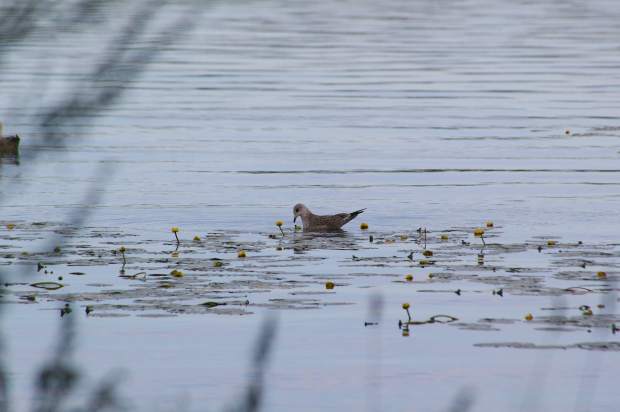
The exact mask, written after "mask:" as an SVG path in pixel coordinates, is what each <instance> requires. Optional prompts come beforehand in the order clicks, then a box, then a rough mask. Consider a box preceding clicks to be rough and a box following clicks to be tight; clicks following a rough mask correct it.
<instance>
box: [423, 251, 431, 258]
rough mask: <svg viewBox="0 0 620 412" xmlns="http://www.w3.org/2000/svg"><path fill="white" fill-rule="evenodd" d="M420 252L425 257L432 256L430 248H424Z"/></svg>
mask: <svg viewBox="0 0 620 412" xmlns="http://www.w3.org/2000/svg"><path fill="white" fill-rule="evenodd" d="M422 254H423V255H424V256H426V257H431V256H433V252H432V251H430V250H425V251H424V252H422Z"/></svg>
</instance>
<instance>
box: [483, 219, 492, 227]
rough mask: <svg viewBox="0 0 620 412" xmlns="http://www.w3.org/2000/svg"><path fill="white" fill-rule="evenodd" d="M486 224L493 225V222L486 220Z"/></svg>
mask: <svg viewBox="0 0 620 412" xmlns="http://www.w3.org/2000/svg"><path fill="white" fill-rule="evenodd" d="M485 225H486V226H487V227H493V222H491V221H490V220H487V221H486V222H485Z"/></svg>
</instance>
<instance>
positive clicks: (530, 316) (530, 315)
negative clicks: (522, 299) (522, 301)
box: [524, 313, 534, 321]
mask: <svg viewBox="0 0 620 412" xmlns="http://www.w3.org/2000/svg"><path fill="white" fill-rule="evenodd" d="M524 319H525V320H527V321H530V320H532V319H534V316H532V314H531V313H528V314H527V315H525V317H524Z"/></svg>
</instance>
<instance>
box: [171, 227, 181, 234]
mask: <svg viewBox="0 0 620 412" xmlns="http://www.w3.org/2000/svg"><path fill="white" fill-rule="evenodd" d="M170 231H171V232H172V233H179V228H178V227H177V226H172V228H170Z"/></svg>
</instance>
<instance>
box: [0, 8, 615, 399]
mask: <svg viewBox="0 0 620 412" xmlns="http://www.w3.org/2000/svg"><path fill="white" fill-rule="evenodd" d="M112 4H113V5H111V6H108V8H106V9H104V10H103V13H104V14H105V15H108V16H116V15H122V14H123V13H124V11H123V10H124V9H123V8H122V6H120V5H118V4H116V3H112ZM194 5H195V4H194V3H191V2H186V3H183V4H181V5H179V6H178V8H181V9H182V8H184V7H190V6H194ZM0 10H2V9H1V8H0ZM171 13H174V10H173V11H172V12H171ZM619 19H620V4H618V2H617V1H613V0H610V1H602V0H601V1H590V2H568V1H540V2H530V1H516V2H509V1H484V0H471V1H464V2H463V1H441V2H431V1H428V2H408V1H396V0H394V1H381V2H377V1H374V2H372V1H343V2H327V1H325V2H303V1H292V2H289V1H264V2H263V1H255V2H239V3H232V2H230V3H214V4H213V5H211V6H209V7H208V9H207V10H206V12H205V14H204V16H203V17H202V18H201V19H200V21H199V22H198V24H197V26H196V28H195V29H194V30H192V31H191V33H190V34H189V35H187V36H185V37H184V38H182V39H181V40H180V41H178V42H177V43H175V44H174V45H172V46H166V47H164V48H163V50H161V54H159V55H158V56H157V58H156V61H154V62H153V63H152V64H151V65H150V66H149V68H148V70H147V71H146V72H145V73H144V74H143V75H141V76H140V77H139V79H137V80H136V81H135V82H133V83H132V84H131V85H130V86H129V87H128V90H127V92H126V94H125V95H124V96H123V98H122V99H121V101H119V102H118V104H116V105H114V106H113V107H111V108H109V109H106V110H104V111H103V113H100V114H97V115H96V116H95V117H94V118H91V119H88V120H91V121H92V122H93V123H92V127H89V126H90V124H89V123H87V122H86V121H85V120H84V121H80V120H76V121H75V122H73V123H72V124H71V126H70V127H69V137H68V139H67V141H66V147H63V148H59V147H55V146H50V145H47V144H44V143H42V140H40V136H39V135H37V130H36V128H35V127H34V122H35V120H36V117H35V118H34V120H33V117H32V116H31V114H32V113H33V112H36V110H34V109H36V105H41V106H45V105H47V104H52V103H53V102H54V101H55V99H56V97H54V96H58V94H55V93H62V92H63V91H65V90H67V88H69V89H70V88H72V87H79V85H80V82H79V81H80V79H81V76H83V74H84V73H88V71H89V69H90V68H92V65H93V61H94V60H93V59H94V58H95V57H96V56H97V52H98V51H99V50H100V48H101V44H102V43H104V42H105V40H106V39H108V38H111V37H113V35H114V27H115V26H114V25H112V29H111V30H100V31H97V32H95V31H92V32H89V33H87V34H86V35H79V36H78V35H75V34H72V33H71V31H70V30H69V31H68V32H67V33H63V34H55V35H54V36H45V33H46V31H45V29H41V30H42V31H41V33H43V35H39V36H37V37H35V38H34V39H33V40H31V41H27V42H25V43H22V44H19V45H17V46H14V47H12V48H11V50H10V52H9V53H6V54H5V55H3V56H2V59H3V61H2V62H1V65H0V70H1V72H0V91H1V92H0V120H1V121H3V122H4V123H5V132H7V133H11V132H18V133H19V134H20V135H21V136H22V138H23V146H22V155H23V156H22V157H24V158H27V157H28V155H29V153H34V152H38V153H39V154H40V157H39V158H37V161H36V164H29V163H28V162H27V161H25V160H22V162H21V164H19V165H14V164H10V163H9V162H6V161H5V162H4V163H3V164H1V165H0V220H2V221H39V220H56V221H59V220H63V219H65V218H66V217H67V216H68V215H69V214H70V213H71V211H72V210H74V209H75V208H76V207H78V206H79V205H80V203H81V202H82V199H83V198H84V193H85V192H86V191H87V189H88V188H89V187H91V185H92V184H93V181H94V180H93V179H94V177H95V176H96V172H97V170H98V168H99V166H100V165H101V164H102V163H106V164H108V165H110V170H111V172H112V173H110V175H109V176H108V178H107V179H106V180H105V185H104V187H103V189H102V190H103V194H102V198H101V200H100V203H99V204H97V205H93V208H94V209H93V213H92V216H91V217H90V219H89V224H92V225H94V226H109V227H118V228H123V229H126V230H131V231H134V232H137V233H143V234H145V235H151V234H155V233H166V232H167V231H168V230H169V227H170V226H172V225H178V226H181V228H183V229H186V228H187V229H188V230H191V231H195V232H196V233H200V232H204V231H208V230H214V229H234V230H248V231H252V232H254V231H262V230H270V229H273V222H274V221H275V220H276V219H283V220H285V221H286V222H287V224H289V221H290V219H291V207H292V205H293V204H295V203H297V202H299V201H303V202H304V203H306V204H307V205H308V206H309V207H310V208H312V209H316V210H317V211H319V212H322V211H324V212H332V211H334V212H340V211H345V210H349V209H352V210H354V209H358V208H361V207H366V208H368V210H367V212H366V214H365V215H364V220H365V221H368V222H369V223H370V224H371V226H372V227H373V228H378V229H383V230H400V229H412V228H417V227H419V226H426V227H429V228H448V227H453V226H465V225H478V224H480V222H483V221H485V220H487V219H492V220H493V221H495V222H498V223H501V225H502V226H503V227H504V230H505V239H506V240H517V241H524V240H527V239H531V238H532V237H533V236H538V235H550V236H555V237H558V238H562V239H570V240H576V239H579V240H584V241H592V242H613V241H615V240H617V238H618V230H619V229H620V216H619V214H618V212H617V211H618V210H619V209H620V117H619V114H620V25H619V24H618V21H620V20H619ZM0 40H1V39H0ZM140 46H141V44H136V45H135V47H140ZM44 81H48V83H45V84H46V87H48V89H47V90H49V91H50V93H48V94H46V95H45V96H44V97H43V98H41V99H39V98H37V99H35V100H34V103H33V100H30V99H28V98H27V97H28V96H31V95H33V94H35V93H36V92H38V91H39V87H40V85H41V84H42V83H43V82H44ZM99 87H103V88H105V87H107V86H106V84H105V83H103V84H101V85H99ZM50 95H51V96H52V97H50ZM33 104H35V106H34V107H33ZM567 129H568V130H570V134H565V130H567ZM162 236H163V237H165V236H164V235H162ZM392 292H393V293H394V295H390V297H389V298H388V299H389V300H393V301H395V302H399V301H400V298H401V296H399V295H398V293H399V292H397V291H392ZM352 293H353V295H354V296H352V297H351V299H354V300H356V301H357V302H359V305H357V306H356V307H353V308H352V307H347V308H344V309H343V308H338V309H328V310H322V311H321V313H320V314H317V313H316V311H310V312H311V313H308V312H303V313H287V314H286V315H284V316H283V319H282V322H283V323H284V325H285V326H284V327H283V328H282V329H283V330H284V332H282V333H281V336H280V338H281V339H280V341H279V345H278V350H279V352H278V356H277V359H276V360H275V361H274V365H273V367H272V369H271V370H272V372H271V373H270V375H269V379H270V382H271V383H272V384H273V389H272V390H271V391H270V393H269V394H268V400H267V403H268V409H269V410H282V411H284V410H291V409H292V408H297V409H302V410H325V409H341V410H342V409H353V408H362V407H366V405H373V404H380V405H382V406H381V407H380V408H379V409H377V410H395V411H400V410H412V409H413V410H441V408H444V407H447V406H448V404H449V402H448V400H449V399H450V398H451V397H452V396H454V395H455V393H457V392H458V389H459V388H460V387H462V386H463V385H468V386H470V387H475V388H476V389H477V393H478V395H477V399H476V402H477V403H476V405H477V407H478V409H476V410H520V409H519V408H520V407H521V405H522V402H521V400H522V397H523V390H525V389H524V388H523V387H521V386H522V385H523V383H522V379H523V376H524V375H527V374H528V373H530V372H531V370H532V368H533V367H535V364H536V362H537V360H538V359H539V358H537V356H540V355H539V354H536V353H534V352H531V353H530V352H528V353H526V354H524V353H521V352H520V353H519V355H518V356H513V353H511V352H508V351H488V350H487V351H486V352H484V354H481V350H480V349H473V348H472V347H471V343H473V342H474V341H475V339H474V340H472V341H468V339H472V338H471V337H468V335H467V336H465V337H463V339H464V341H463V342H462V344H460V345H458V346H456V347H455V345H450V341H451V340H452V339H454V338H453V337H452V335H451V332H452V331H451V330H448V331H445V330H439V331H438V332H437V334H435V335H433V336H425V337H423V338H420V339H419V340H417V341H416V343H415V348H414V349H412V343H411V341H408V342H407V343H403V341H402V339H397V338H399V336H396V335H394V336H392V334H391V333H390V332H391V331H390V332H388V331H387V330H386V332H385V336H389V337H386V338H385V341H384V342H383V348H384V349H383V350H384V351H385V352H387V353H389V354H391V356H390V357H389V361H386V363H385V364H382V368H383V369H382V370H383V372H382V375H381V377H382V387H383V388H384V389H383V392H384V393H383V395H384V396H383V397H379V396H378V395H377V397H379V399H376V398H374V397H373V396H374V395H373V396H370V395H368V396H370V397H371V398H372V399H371V400H370V401H369V400H368V398H367V397H366V395H364V394H365V393H366V392H368V390H369V386H372V385H370V384H368V383H367V381H366V380H365V379H364V378H363V376H365V374H367V369H368V368H372V360H367V359H372V357H369V356H367V355H368V353H370V352H372V350H368V351H366V349H364V348H365V346H364V345H367V344H368V342H369V340H368V339H369V338H368V337H367V336H365V335H364V333H365V332H366V331H364V330H361V331H360V330H359V328H350V329H347V328H346V326H345V325H349V322H358V323H359V322H360V319H361V317H360V312H361V311H365V308H364V306H363V302H365V301H366V299H367V297H368V293H367V291H365V290H362V291H355V292H352ZM46 316H48V315H47V314H46V313H45V312H43V315H42V314H41V311H40V310H38V311H37V310H34V309H24V308H13V309H11V311H10V315H9V316H7V319H5V322H4V324H5V330H7V327H9V328H10V329H9V330H10V331H11V333H10V341H9V349H10V350H11V351H12V353H13V354H14V355H12V356H14V358H12V360H13V365H12V366H13V368H14V369H15V371H16V372H15V373H16V374H17V375H16V377H15V379H16V382H18V384H16V385H17V387H18V388H19V390H18V392H17V395H16V396H15V398H16V399H15V401H16V402H17V404H18V405H24V404H26V403H27V401H28V399H27V398H28V396H27V390H26V389H25V388H27V384H28V382H29V381H28V379H30V378H29V377H28V376H27V374H26V373H25V370H27V369H28V368H27V367H25V366H24V365H26V366H28V367H30V366H32V365H33V364H34V360H33V359H32V358H31V357H30V356H29V354H32V353H38V352H39V351H40V345H41V339H32V336H33V334H34V333H33V331H38V332H37V333H38V334H40V336H45V339H46V340H48V341H50V342H51V340H52V337H53V332H54V330H55V327H56V323H55V322H54V323H52V322H51V321H50V319H47V318H46ZM49 317H50V318H52V317H53V318H55V317H56V313H54V314H53V315H51V314H50V315H49ZM362 317H363V316H362ZM259 320H260V317H259V316H254V317H246V318H243V319H233V320H231V319H230V318H228V317H226V318H220V317H217V316H210V317H204V316H202V317H200V316H199V317H192V316H188V317H183V318H171V319H163V320H157V321H147V320H144V319H131V320H123V321H119V320H117V319H105V320H98V322H99V323H98V324H97V325H96V326H93V325H92V323H91V324H86V323H85V322H82V323H85V324H84V325H81V326H83V327H82V329H81V332H82V334H83V338H82V339H83V340H84V342H85V344H84V346H83V349H80V351H81V352H80V354H79V357H80V359H81V362H83V364H84V365H85V366H86V365H89V362H91V363H92V362H95V363H96V364H97V365H98V367H97V368H96V369H97V370H107V369H113V368H117V367H123V366H124V367H127V368H128V369H130V371H131V374H130V378H128V381H127V388H128V393H130V394H132V395H135V396H136V403H137V406H139V407H141V408H142V409H144V410H148V409H149V408H151V409H152V408H155V409H157V408H160V405H162V404H175V403H176V402H184V400H183V399H186V398H188V399H193V400H194V401H195V402H194V403H192V405H193V406H192V407H196V405H197V404H201V402H203V401H204V402H205V403H207V404H209V405H212V406H213V407H212V408H211V409H212V410H214V408H215V407H216V406H217V405H222V404H225V403H226V402H228V401H229V400H230V399H231V397H232V396H233V394H234V393H235V390H236V389H237V388H238V386H239V385H241V383H242V382H243V379H244V375H243V373H244V371H245V369H246V366H247V363H246V362H245V354H246V353H247V351H248V350H249V348H250V346H251V343H252V341H253V337H254V336H255V334H256V331H257V328H258V326H259V324H260V322H259ZM301 325H305V326H303V327H302V326H301ZM134 330H138V331H139V332H136V333H131V334H128V331H134ZM207 331H208V332H207ZM343 331H346V333H345V332H343ZM204 334H207V336H208V340H205V335H204ZM341 334H348V335H347V337H346V338H344V339H343V338H341V337H340V335H341ZM309 339H310V340H309ZM341 339H342V340H341ZM309 341H311V342H312V344H311V345H310V346H308V344H307V343H308V342H309ZM339 342H346V345H344V346H343V345H340V344H339ZM127 348H131V350H128V349H127ZM144 348H145V349H144ZM433 348H437V350H438V351H439V354H437V355H429V351H430V352H431V353H432V352H433V350H434V349H433ZM142 349H144V350H142ZM101 353H104V355H102V354H101ZM399 353H402V354H403V355H404V354H407V356H409V357H410V358H415V361H412V360H411V359H409V360H408V361H406V362H405V361H403V360H402V359H400V358H399V357H398V356H396V355H397V354H399ZM553 356H557V357H558V361H557V362H556V363H555V366H556V369H555V370H554V373H553V376H552V378H550V382H552V383H549V384H550V385H551V384H552V385H553V386H554V387H555V386H556V385H557V386H558V387H563V388H566V390H565V391H557V392H553V393H552V394H551V396H550V397H549V398H548V399H546V400H545V402H547V403H545V404H544V405H546V406H548V407H549V408H551V409H552V410H566V408H572V405H573V404H574V396H573V395H572V394H573V392H574V390H575V388H576V387H577V386H578V385H579V382H580V381H579V379H580V376H579V374H578V373H577V372H576V371H577V370H579V368H580V367H581V366H582V364H583V363H584V362H585V356H586V355H584V354H581V353H574V352H570V353H568V352H567V353H554V354H553ZM607 356H610V355H607ZM611 356H614V357H615V356H617V355H611ZM40 357H42V355H41V356H39V355H37V356H36V358H37V359H36V360H38V359H39V358H40ZM360 357H361V358H362V359H366V360H364V361H360V360H359V359H360ZM196 359H200V360H201V361H203V362H196ZM403 362H404V363H403ZM205 363H206V364H207V365H206V366H205ZM369 364H370V366H369ZM108 367H109V368H108ZM601 374H602V377H601V379H600V381H601V382H605V379H606V378H609V379H611V378H613V376H615V375H614V374H613V372H612V371H603V372H601ZM606 374H607V375H606ZM520 385H521V386H520ZM515 388H518V390H516V389H515ZM513 389H514V391H513ZM417 390H420V392H417ZM422 394H425V395H422ZM499 394H501V396H500V395H499ZM597 395H598V396H595V397H594V400H593V404H592V409H591V410H611V409H610V408H613V406H612V405H618V401H620V399H619V398H618V395H617V392H611V388H610V387H609V386H605V385H604V384H603V387H602V390H600V391H599V392H598V394H597ZM373 402H374V403H373ZM368 408H370V407H368Z"/></svg>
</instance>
